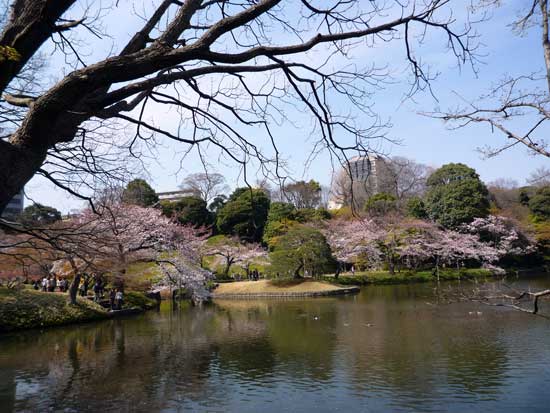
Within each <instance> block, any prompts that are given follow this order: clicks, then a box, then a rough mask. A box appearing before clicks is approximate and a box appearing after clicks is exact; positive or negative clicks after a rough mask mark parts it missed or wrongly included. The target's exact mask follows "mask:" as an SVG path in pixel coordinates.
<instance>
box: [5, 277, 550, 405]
mask: <svg viewBox="0 0 550 413" xmlns="http://www.w3.org/2000/svg"><path fill="white" fill-rule="evenodd" d="M529 283H530V284H531V285H532V286H533V287H536V288H542V287H545V286H546V287H547V286H550V281H549V280H547V279H538V280H532V281H530V282H529ZM433 288H434V286H433V285H425V284H424V285H412V286H381V287H368V288H365V289H363V291H362V292H361V294H359V295H357V296H353V297H341V298H320V299H311V300H300V301H274V300H273V301H229V300H228V301H218V302H217V303H216V304H215V305H213V306H211V307H209V308H206V309H196V308H191V307H186V306H184V307H180V308H174V307H172V306H170V304H169V303H165V304H163V306H162V308H161V309H160V311H158V312H149V313H147V314H145V315H143V316H139V317H137V318H129V319H125V320H111V321H105V322H100V323H95V324H87V325H81V326H72V327H63V328H56V329H50V330H47V331H28V332H24V333H18V334H12V335H6V336H2V337H0V411H2V412H11V411H29V412H47V411H62V412H88V411H89V412H107V411H137V412H154V411H165V412H177V411H198V412H203V411H204V412H207V411H208V412H262V413H268V412H287V411H300V412H309V411H314V412H329V411H330V412H332V411H344V412H355V411H358V412H370V411H372V412H380V411H391V412H412V411H414V412H432V411H449V412H481V411H482V412H549V411H550V320H546V319H543V318H541V317H535V316H531V315H527V314H523V313H518V312H514V311H510V310H507V309H503V308H493V307H487V306H480V305H477V306H476V305H474V304H465V303H461V304H451V305H437V303H436V301H437V300H436V299H435V298H434V291H433ZM456 288H460V287H458V286H457V287H456ZM543 306H546V308H543V309H544V310H548V307H549V305H548V302H546V303H544V304H543ZM478 311H479V312H481V314H478V313H477V312H478ZM472 312H473V314H470V313H472Z"/></svg>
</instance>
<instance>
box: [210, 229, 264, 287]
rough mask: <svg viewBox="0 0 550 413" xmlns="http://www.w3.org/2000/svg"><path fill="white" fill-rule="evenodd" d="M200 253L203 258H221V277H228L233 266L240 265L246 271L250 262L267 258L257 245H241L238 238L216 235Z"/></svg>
mask: <svg viewBox="0 0 550 413" xmlns="http://www.w3.org/2000/svg"><path fill="white" fill-rule="evenodd" d="M202 253H203V254H204V255H205V256H219V257H222V258H223V261H224V267H223V268H224V269H223V275H224V276H226V277H227V276H228V275H229V270H230V269H231V266H232V265H233V264H237V263H241V264H243V265H244V268H245V269H248V267H249V265H250V262H251V261H252V260H254V259H256V258H261V257H264V258H265V257H267V252H266V251H265V250H264V249H263V248H262V247H261V246H260V244H257V243H243V242H241V241H240V240H239V238H238V237H227V236H224V235H218V236H216V237H213V238H211V239H210V240H209V241H208V242H207V243H205V245H204V248H203V250H202Z"/></svg>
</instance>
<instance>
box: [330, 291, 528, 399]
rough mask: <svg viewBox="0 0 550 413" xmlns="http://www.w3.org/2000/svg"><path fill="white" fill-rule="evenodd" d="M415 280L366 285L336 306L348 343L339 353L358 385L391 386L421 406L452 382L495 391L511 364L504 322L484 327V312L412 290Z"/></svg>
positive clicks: (360, 389) (363, 391)
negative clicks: (480, 315) (439, 302)
mask: <svg viewBox="0 0 550 413" xmlns="http://www.w3.org/2000/svg"><path fill="white" fill-rule="evenodd" d="M410 288H411V286H402V287H395V286H394V287H381V288H378V287H377V288H372V289H367V291H365V292H364V293H363V294H362V295H361V296H360V298H359V299H358V300H359V303H356V304H354V305H352V304H351V303H349V302H345V303H342V305H340V306H338V307H337V308H338V317H337V318H338V321H337V325H338V337H339V341H340V342H341V345H342V346H344V347H345V348H346V351H340V353H342V354H345V365H346V367H345V368H346V371H347V372H348V373H349V375H350V381H351V383H352V385H353V387H354V388H355V391H356V393H357V394H359V395H364V396H366V395H367V394H368V393H370V392H375V393H376V392H377V391H379V390H381V389H384V390H385V391H386V390H387V388H388V386H391V388H392V389H393V390H392V391H394V392H396V395H398V396H396V397H395V398H394V400H396V401H399V403H402V404H404V405H405V406H408V407H415V406H416V408H418V406H419V405H421V404H422V403H423V402H425V403H429V404H431V403H433V402H434V401H436V400H437V399H438V398H439V397H440V396H441V394H442V392H444V391H446V390H448V388H449V387H455V386H459V387H460V389H459V390H457V392H458V393H460V392H462V391H464V390H466V391H468V392H470V393H478V395H487V394H491V393H492V394H496V393H498V392H499V391H500V388H501V386H503V385H504V384H505V383H506V379H505V375H506V371H507V369H508V360H507V349H506V346H505V345H504V344H503V343H502V342H501V341H500V340H499V339H498V334H499V332H501V331H502V330H498V329H496V328H495V329H487V320H484V321H482V320H480V319H475V318H472V317H471V316H469V315H468V310H470V311H471V308H467V307H461V306H444V307H439V306H433V305H429V304H428V303H427V302H428V301H433V300H429V299H427V298H429V293H430V291H429V289H427V288H428V287H427V286H425V287H420V288H417V292H416V293H415V294H414V295H411V294H410V293H411V292H410V291H409V290H410ZM412 288H415V287H412ZM402 295H404V296H405V297H404V298H402ZM415 295H416V299H410V297H414V296H415ZM421 297H424V298H423V299H420V298H421ZM501 321H503V322H504V323H506V321H505V320H501ZM520 329H525V326H523V327H522V328H520ZM517 333H519V331H518V332H517ZM514 334H515V333H514ZM455 390H456V389H455ZM408 402H411V404H410V405H407V403H408ZM413 403H414V405H413Z"/></svg>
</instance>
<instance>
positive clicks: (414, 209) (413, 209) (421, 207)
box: [407, 196, 428, 219]
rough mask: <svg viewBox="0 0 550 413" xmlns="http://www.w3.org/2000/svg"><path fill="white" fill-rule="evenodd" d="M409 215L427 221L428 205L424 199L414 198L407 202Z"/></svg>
mask: <svg viewBox="0 0 550 413" xmlns="http://www.w3.org/2000/svg"><path fill="white" fill-rule="evenodd" d="M407 215H408V216H411V217H413V218H419V219H425V218H427V217H428V213H427V212H426V205H425V204H424V201H423V200H422V198H419V197H416V196H415V197H412V198H410V199H409V200H408V201H407Z"/></svg>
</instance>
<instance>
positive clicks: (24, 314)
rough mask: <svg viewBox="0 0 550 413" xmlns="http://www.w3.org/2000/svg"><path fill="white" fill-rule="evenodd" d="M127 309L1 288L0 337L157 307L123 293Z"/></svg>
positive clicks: (83, 299) (135, 295)
mask: <svg viewBox="0 0 550 413" xmlns="http://www.w3.org/2000/svg"><path fill="white" fill-rule="evenodd" d="M125 295H126V297H125V300H126V307H125V308H123V309H122V310H117V311H108V310H106V309H105V308H103V307H102V306H100V305H99V304H97V303H95V302H93V301H92V300H89V299H87V298H82V297H78V298H77V303H76V305H72V304H70V302H69V297H68V295H67V294H66V293H58V292H54V293H50V292H48V293H46V292H42V291H35V290H31V289H28V288H26V289H19V290H15V289H8V288H0V335H1V334H4V333H12V332H16V331H21V330H29V329H40V328H51V327H58V326H65V325H71V324H83V323H89V322H94V321H102V320H110V319H113V318H117V317H124V316H130V315H136V314H142V313H143V312H145V311H147V310H149V309H151V308H154V307H156V301H155V300H152V299H149V298H147V297H145V295H144V294H141V293H137V292H133V291H132V292H128V293H126V294H125Z"/></svg>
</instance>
